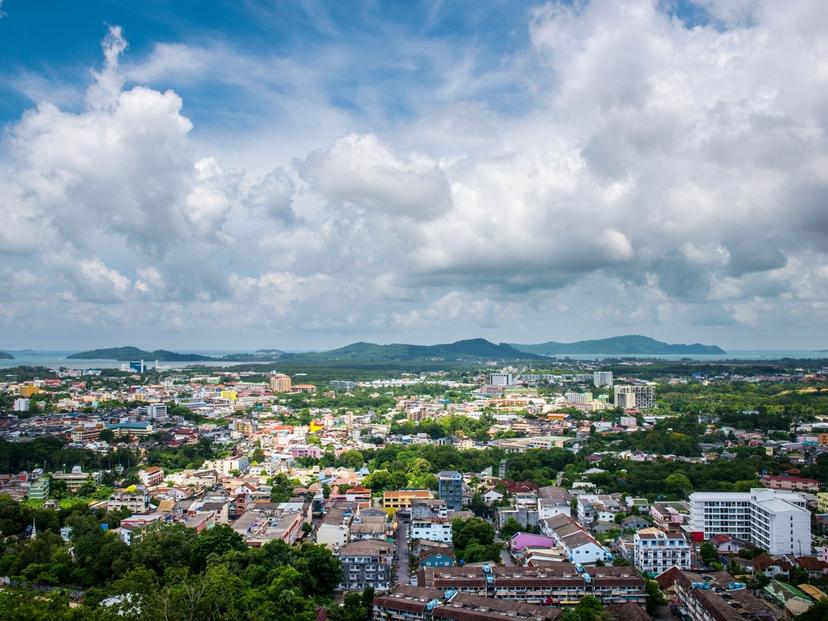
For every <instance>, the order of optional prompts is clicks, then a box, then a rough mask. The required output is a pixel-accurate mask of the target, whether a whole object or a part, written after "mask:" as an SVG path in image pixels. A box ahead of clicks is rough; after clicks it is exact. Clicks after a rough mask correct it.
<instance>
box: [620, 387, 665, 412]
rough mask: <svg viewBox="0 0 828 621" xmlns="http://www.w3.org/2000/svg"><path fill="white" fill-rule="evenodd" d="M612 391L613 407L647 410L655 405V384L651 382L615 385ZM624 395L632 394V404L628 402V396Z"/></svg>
mask: <svg viewBox="0 0 828 621" xmlns="http://www.w3.org/2000/svg"><path fill="white" fill-rule="evenodd" d="M614 393H615V399H614V401H615V407H620V408H623V409H625V410H630V409H632V408H638V409H639V410H647V409H649V408H654V407H655V405H656V399H655V384H653V383H649V384H634V385H624V386H615V387H614ZM626 395H633V396H634V400H633V403H632V405H630V404H629V401H630V397H629V396H626Z"/></svg>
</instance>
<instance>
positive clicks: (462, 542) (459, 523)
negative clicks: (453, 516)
mask: <svg viewBox="0 0 828 621" xmlns="http://www.w3.org/2000/svg"><path fill="white" fill-rule="evenodd" d="M494 535H495V530H494V527H493V526H492V525H491V524H489V523H488V522H486V521H485V520H481V519H480V518H477V517H473V518H469V519H468V520H461V519H457V520H454V521H453V522H452V523H451V539H452V542H453V543H454V547H455V549H456V553H457V556H458V558H462V559H464V560H467V559H466V553H465V552H466V548H467V547H470V546H472V545H474V544H476V545H478V546H481V547H485V546H490V545H492V543H493V542H494ZM488 552H489V550H485V551H483V550H481V548H480V547H477V548H473V549H472V553H471V556H474V557H475V558H476V557H478V556H489V554H488ZM498 555H499V552H498ZM481 560H486V559H485V558H484V559H481ZM467 562H474V561H467Z"/></svg>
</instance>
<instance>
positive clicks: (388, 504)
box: [382, 489, 432, 509]
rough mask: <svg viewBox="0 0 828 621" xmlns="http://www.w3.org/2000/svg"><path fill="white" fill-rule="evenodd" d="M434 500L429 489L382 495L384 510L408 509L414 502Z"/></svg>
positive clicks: (388, 492)
mask: <svg viewBox="0 0 828 621" xmlns="http://www.w3.org/2000/svg"><path fill="white" fill-rule="evenodd" d="M430 498H432V495H431V490H427V489H400V490H394V491H387V492H383V493H382V506H383V508H384V509H408V508H409V507H411V503H412V502H413V501H414V500H428V499H430Z"/></svg>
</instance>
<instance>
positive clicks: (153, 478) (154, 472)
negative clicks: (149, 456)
mask: <svg viewBox="0 0 828 621" xmlns="http://www.w3.org/2000/svg"><path fill="white" fill-rule="evenodd" d="M138 480H139V481H141V485H145V486H147V487H153V486H155V485H161V483H163V482H164V471H163V470H162V469H161V468H159V467H158V466H149V467H147V468H144V469H143V470H139V471H138Z"/></svg>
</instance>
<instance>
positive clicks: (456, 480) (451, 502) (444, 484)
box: [437, 470, 463, 511]
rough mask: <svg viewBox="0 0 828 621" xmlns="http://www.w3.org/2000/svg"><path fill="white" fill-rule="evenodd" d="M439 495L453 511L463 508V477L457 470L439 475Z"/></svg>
mask: <svg viewBox="0 0 828 621" xmlns="http://www.w3.org/2000/svg"><path fill="white" fill-rule="evenodd" d="M437 494H438V496H439V497H440V499H441V500H445V501H446V505H447V506H448V508H449V509H451V510H452V511H459V510H460V509H462V508H463V475H462V474H460V473H459V472H457V471H456V470H442V471H441V472H438V473H437Z"/></svg>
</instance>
